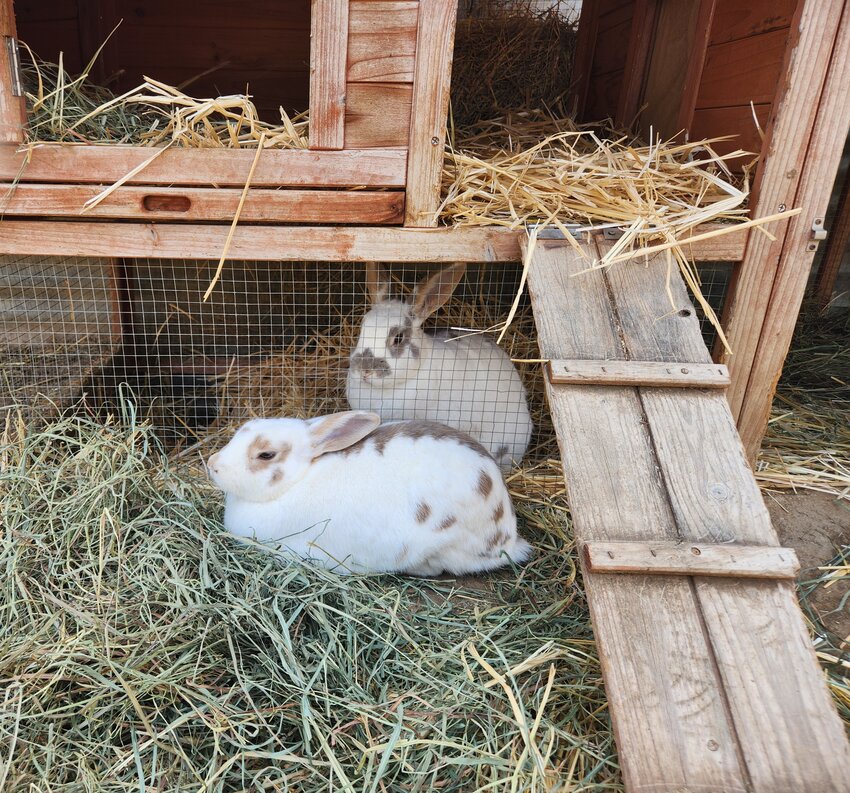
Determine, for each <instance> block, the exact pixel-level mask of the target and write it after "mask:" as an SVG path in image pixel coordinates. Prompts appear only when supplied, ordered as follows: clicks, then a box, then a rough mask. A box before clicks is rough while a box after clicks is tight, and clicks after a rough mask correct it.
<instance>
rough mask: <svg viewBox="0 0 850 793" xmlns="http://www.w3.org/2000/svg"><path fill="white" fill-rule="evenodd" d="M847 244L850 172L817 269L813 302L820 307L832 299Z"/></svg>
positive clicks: (848, 236)
mask: <svg viewBox="0 0 850 793" xmlns="http://www.w3.org/2000/svg"><path fill="white" fill-rule="evenodd" d="M848 244H850V172H848V173H847V175H846V176H845V177H844V186H843V187H842V189H841V198H840V199H839V201H838V208H837V209H836V211H835V221H834V222H833V224H832V228H830V229H829V237H828V238H827V241H826V245H827V248H826V254H825V255H824V257H823V261H822V262H821V265H820V269H819V270H818V275H817V282H816V284H815V304H816V305H817V307H818V308H820V309H823V308H826V307H827V305H829V301H830V300H832V290H833V289H834V288H835V279H836V278H837V277H838V271H839V270H840V269H841V262H842V261H843V260H844V254H845V253H846V252H847V246H848Z"/></svg>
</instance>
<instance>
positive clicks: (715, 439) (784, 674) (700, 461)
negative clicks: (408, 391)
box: [606, 257, 850, 793]
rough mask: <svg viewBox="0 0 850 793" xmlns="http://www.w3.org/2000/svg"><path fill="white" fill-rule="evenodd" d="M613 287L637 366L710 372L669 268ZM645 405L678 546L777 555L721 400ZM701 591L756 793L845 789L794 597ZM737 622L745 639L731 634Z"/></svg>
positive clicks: (840, 738) (833, 724)
mask: <svg viewBox="0 0 850 793" xmlns="http://www.w3.org/2000/svg"><path fill="white" fill-rule="evenodd" d="M606 279H607V281H608V286H609V288H610V290H611V295H612V298H613V300H614V302H615V303H616V306H617V315H618V320H619V326H620V330H621V331H622V334H623V339H624V344H625V346H626V349H627V351H628V353H629V355H630V356H632V357H640V358H642V359H645V358H651V357H654V358H655V359H656V360H681V359H682V357H683V356H687V358H688V359H689V360H699V359H700V357H702V359H703V360H706V361H707V360H708V351H707V350H706V349H705V346H704V344H703V342H702V336H701V334H700V331H699V325H698V323H697V321H696V318H695V316H694V315H693V313H692V314H691V315H690V316H683V315H680V313H679V312H676V313H674V314H672V315H671V314H670V302H669V298H668V297H667V293H666V286H667V283H668V282H667V267H666V262H665V261H664V260H663V258H661V257H654V258H650V260H649V261H648V262H647V264H646V267H645V268H643V269H642V270H641V272H640V273H637V272H635V271H634V268H614V269H613V270H611V271H609V272H608V273H606ZM670 287H671V289H672V291H673V299H674V306H675V308H677V309H679V311H681V309H682V308H686V307H687V306H689V305H690V303H689V301H688V299H687V294H686V293H685V289H684V285H683V284H682V282H681V280H680V279H679V278H678V277H675V278H673V279H672V280H671V281H670ZM640 399H641V403H642V405H643V409H644V414H645V416H646V421H647V422H648V425H649V430H650V432H651V434H652V438H653V446H654V449H655V452H656V454H657V461H658V465H659V467H660V472H661V476H662V478H663V480H664V481H665V482H666V487H667V495H668V498H669V503H670V506H671V508H672V511H673V514H674V516H675V521H676V525H677V527H678V529H679V531H680V532H681V536H682V537H683V538H684V539H685V540H686V541H688V542H710V543H726V542H740V543H746V544H754V545H761V546H765V545H767V546H777V545H778V541H777V538H776V533H775V531H774V530H773V527H772V526H771V524H770V518H769V515H768V512H767V509H766V507H765V505H764V501H763V499H762V498H761V494H760V492H759V489H758V487H757V485H756V482H755V479H754V478H753V476H752V473H751V472H750V470H749V468H748V466H747V464H746V459H745V457H744V453H743V447H742V445H741V442H740V440H739V438H738V437H737V435H736V433H735V428H734V424H733V421H732V416H731V413H730V411H729V408H728V405H727V404H726V402H725V400H724V399H723V398H722V397H721V396H720V395H718V394H714V393H711V392H697V391H683V392H675V393H673V392H671V391H670V390H669V389H655V388H645V389H640ZM695 584H696V588H697V593H698V598H699V603H700V607H701V608H702V611H703V616H704V620H705V626H706V630H707V632H708V635H709V636H710V638H711V643H712V649H713V653H714V655H715V657H716V659H717V663H718V669H719V671H720V674H721V677H722V679H723V681H724V688H725V691H726V697H727V700H728V702H729V707H730V710H731V713H732V716H733V719H734V723H735V726H736V733H737V735H738V738H739V740H740V743H741V752H742V755H743V757H744V758H745V762H746V768H747V773H748V775H749V778H750V780H751V783H752V788H753V790H755V791H759V792H760V793H761V792H763V793H773V791H786V792H787V793H791V791H796V790H802V789H811V790H832V789H840V783H839V782H838V780H839V779H842V778H843V779H845V780H846V779H847V778H850V776H848V775H850V747H848V745H847V742H846V739H845V737H844V735H843V730H842V728H841V724H840V721H839V719H838V715H837V714H836V713H835V711H834V709H833V706H832V703H831V698H830V695H829V692H828V690H827V688H826V686H825V685H824V681H823V677H822V674H821V671H820V668H819V666H818V664H817V661H816V659H815V656H814V651H813V648H812V646H811V642H810V641H809V640H808V636H807V635H806V632H805V626H804V624H803V619H802V615H801V613H800V611H799V607H798V606H797V605H796V603H795V602H794V600H793V597H789V594H790V593H791V592H792V591H793V590H792V588H791V587H790V585H788V584H784V583H772V584H768V583H756V582H745V581H738V582H735V583H734V584H733V585H728V584H726V583H723V582H717V581H716V580H714V579H711V580H709V579H704V578H696V579H695ZM730 622H733V623H735V624H747V625H748V626H749V628H748V629H747V630H744V629H741V630H737V631H730V630H729V624H730ZM765 642H767V644H765ZM766 646H767V647H769V648H770V649H769V651H768V652H767V653H765V647H766ZM768 657H769V660H768ZM745 659H750V660H745ZM739 664H740V666H738V665H739ZM754 669H757V670H758V671H753V670H754ZM803 702H805V703H806V704H805V705H804V704H803ZM814 703H817V704H814ZM818 735H820V736H822V738H821V739H820V743H819V744H817V745H815V744H816V743H817V741H818V740H819V739H818V738H816V736H818ZM766 736H767V737H766Z"/></svg>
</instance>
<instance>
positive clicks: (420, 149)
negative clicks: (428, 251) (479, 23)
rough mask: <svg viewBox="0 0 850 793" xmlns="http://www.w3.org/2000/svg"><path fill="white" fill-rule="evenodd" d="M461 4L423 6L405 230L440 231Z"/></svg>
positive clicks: (423, 2)
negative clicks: (432, 228) (424, 228)
mask: <svg viewBox="0 0 850 793" xmlns="http://www.w3.org/2000/svg"><path fill="white" fill-rule="evenodd" d="M456 17H457V0H420V2H419V30H418V32H417V36H416V65H415V66H414V74H413V112H412V114H411V118H410V141H409V146H410V149H409V154H408V158H407V198H406V208H405V218H404V225H405V226H436V225H437V217H436V215H437V208H438V207H439V205H440V180H441V177H442V172H443V150H444V148H445V145H446V116H447V114H448V108H449V87H450V81H451V73H452V56H453V51H454V40H455V18H456Z"/></svg>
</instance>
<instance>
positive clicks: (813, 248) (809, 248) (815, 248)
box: [806, 242, 818, 251]
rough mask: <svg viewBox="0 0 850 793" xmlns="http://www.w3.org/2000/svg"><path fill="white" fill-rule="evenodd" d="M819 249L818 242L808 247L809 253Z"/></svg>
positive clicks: (811, 243)
mask: <svg viewBox="0 0 850 793" xmlns="http://www.w3.org/2000/svg"><path fill="white" fill-rule="evenodd" d="M817 249H818V244H817V243H816V242H810V243H809V244H808V245H806V250H807V251H816V250H817Z"/></svg>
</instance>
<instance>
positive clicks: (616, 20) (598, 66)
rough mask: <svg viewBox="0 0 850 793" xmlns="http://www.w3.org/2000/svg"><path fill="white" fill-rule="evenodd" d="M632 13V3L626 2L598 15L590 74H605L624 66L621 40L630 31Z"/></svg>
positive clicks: (624, 55)
mask: <svg viewBox="0 0 850 793" xmlns="http://www.w3.org/2000/svg"><path fill="white" fill-rule="evenodd" d="M633 14H634V9H633V8H632V4H631V3H627V4H626V5H624V6H621V7H620V8H615V9H614V10H612V11H610V12H608V13H607V14H603V15H601V16H600V17H599V23H598V28H597V41H596V49H595V51H594V53H593V66H592V67H591V74H607V73H608V72H613V71H615V70H616V69H622V68H623V67H624V65H625V63H626V48H625V47H624V46H623V42H624V41H625V40H626V39H627V38H628V35H629V32H630V31H631V28H632V16H633Z"/></svg>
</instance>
